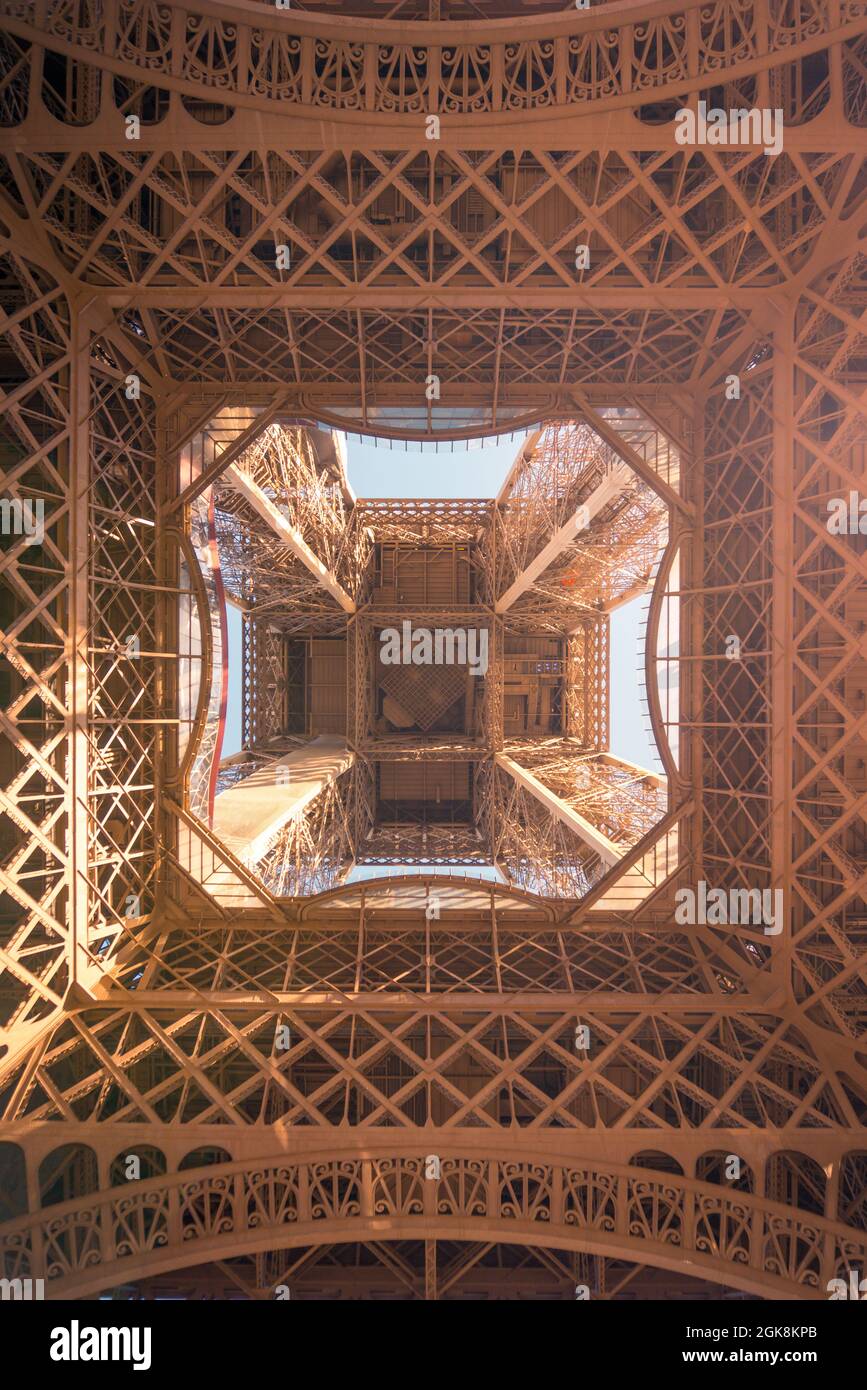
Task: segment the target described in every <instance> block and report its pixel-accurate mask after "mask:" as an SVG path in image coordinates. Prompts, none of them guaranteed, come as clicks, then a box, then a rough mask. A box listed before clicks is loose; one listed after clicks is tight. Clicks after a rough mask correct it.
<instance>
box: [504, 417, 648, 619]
mask: <svg viewBox="0 0 867 1390" xmlns="http://www.w3.org/2000/svg"><path fill="white" fill-rule="evenodd" d="M594 418H599V417H595V416H594ZM614 438H615V439H618V435H617V432H616V431H615V432H614ZM498 502H499V506H498V507H497V509H496V511H495V514H494V527H493V533H492V535H491V536H490V540H489V542H488V556H487V560H488V565H487V569H488V576H489V585H490V591H491V592H492V593H493V594H494V595H495V596H496V598H495V603H496V605H497V607H498V608H499V609H500V610H501V611H507V612H508V617H507V619H506V630H507V631H509V630H512V631H521V630H523V631H527V630H530V629H535V630H549V631H552V632H563V631H566V632H570V631H572V630H573V629H575V628H577V627H578V626H579V624H580V622H581V620H582V619H585V618H586V617H587V616H588V615H590V614H594V615H595V614H596V613H597V612H598V610H599V608H600V607H606V606H608V605H610V604H613V603H616V602H617V601H618V600H623V599H624V598H625V597H634V596H635V594H637V593H640V592H642V591H643V590H645V589H646V588H647V587H648V585H649V582H650V578H651V575H652V573H653V570H654V566H655V564H656V562H657V560H658V558H659V555H660V551H661V548H662V546H664V544H665V541H666V538H667V516H666V506H665V503H664V501H663V500H662V498H661V497H660V496H659V495H658V493H656V492H655V491H654V490H653V488H652V487H650V486H649V485H648V484H647V483H644V482H643V481H642V479H641V478H640V477H638V476H636V475H635V474H634V473H631V472H630V469H629V468H628V466H627V464H626V463H625V462H624V460H623V457H622V454H619V453H617V452H616V450H615V448H614V447H612V446H611V445H610V444H608V443H607V442H606V441H605V440H604V439H602V438H601V437H600V436H599V435H598V434H596V433H595V431H594V430H593V429H592V428H591V426H590V425H589V424H588V423H586V422H585V421H580V422H577V423H575V424H572V425H569V426H561V425H555V426H549V427H548V428H546V429H544V430H543V431H542V432H541V433H540V434H538V435H534V436H532V442H531V444H530V445H529V446H528V447H527V449H526V450H525V452H524V454H523V456H522V457H521V458H520V459H519V461H518V465H517V467H516V468H515V469H513V472H512V476H511V477H510V478H509V480H508V482H507V484H506V486H505V487H504V489H503V491H502V493H501V496H500V498H498Z"/></svg>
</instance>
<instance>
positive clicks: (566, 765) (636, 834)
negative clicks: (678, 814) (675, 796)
mask: <svg viewBox="0 0 867 1390" xmlns="http://www.w3.org/2000/svg"><path fill="white" fill-rule="evenodd" d="M505 751H506V753H507V754H508V755H509V757H511V758H514V759H515V761H516V762H517V763H520V765H521V766H522V767H525V768H527V769H528V770H529V771H531V772H533V773H534V774H535V775H536V776H537V777H538V778H539V779H540V780H541V781H543V782H544V783H545V785H546V786H547V787H550V788H551V790H552V791H556V793H557V795H558V796H559V797H560V798H561V800H563V801H564V802H565V803H566V804H567V805H568V806H571V807H572V808H573V809H574V810H576V811H579V812H580V813H581V814H582V815H583V816H585V817H586V819H588V820H589V821H591V822H592V824H593V825H595V826H596V827H597V828H598V829H599V830H601V831H602V832H603V833H604V834H605V835H607V836H608V838H609V839H610V840H613V841H614V843H615V844H618V845H625V846H630V847H631V846H632V845H633V844H635V843H636V842H637V841H638V840H639V839H641V837H642V836H643V835H646V834H648V833H649V832H650V831H651V830H652V829H653V827H654V826H655V825H656V824H657V822H658V821H660V820H661V819H662V817H663V815H664V814H665V812H666V811H667V810H668V804H667V803H668V794H667V790H666V788H665V785H664V784H663V783H662V779H659V778H652V777H648V776H646V775H645V776H642V774H641V771H640V769H635V768H630V767H628V766H618V765H616V764H615V763H614V762H609V763H604V762H601V761H600V760H599V759H598V758H595V757H594V756H592V755H588V754H587V753H586V752H585V750H584V749H583V748H582V747H581V746H580V744H576V743H575V742H573V741H572V740H569V739H545V740H541V741H540V740H532V741H525V742H518V741H512V740H510V741H509V742H508V743H507V744H506V746H505Z"/></svg>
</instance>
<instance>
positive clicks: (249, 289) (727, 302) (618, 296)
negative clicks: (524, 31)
mask: <svg viewBox="0 0 867 1390" xmlns="http://www.w3.org/2000/svg"><path fill="white" fill-rule="evenodd" d="M606 278H607V279H609V281H610V277H606ZM783 293H784V287H783V286H780V285H773V284H771V285H768V286H766V287H763V288H756V287H750V288H741V287H740V286H738V285H732V286H724V287H721V288H718V287H716V286H714V285H707V284H700V285H686V286H685V285H679V286H672V285H611V284H610V283H608V284H606V285H589V286H581V285H575V287H574V288H572V287H571V286H567V285H560V286H559V287H555V286H552V287H551V288H550V289H548V288H535V287H532V286H527V287H524V286H521V288H520V289H518V290H516V289H511V288H510V287H509V286H507V285H504V286H503V287H502V288H501V289H500V288H492V287H491V286H490V284H489V282H488V281H486V280H482V279H481V278H480V279H479V280H478V282H477V283H476V284H473V283H472V282H470V283H469V284H467V283H465V282H463V283H462V284H461V286H460V288H457V287H452V286H448V285H439V284H437V283H433V284H427V285H406V284H403V285H399V286H396V285H388V284H380V283H379V282H377V281H374V282H373V283H371V284H369V285H348V286H346V287H345V288H342V287H340V286H335V287H333V288H331V287H321V288H320V287H317V286H314V285H309V286H299V287H297V288H295V287H291V286H282V285H278V286H271V285H263V284H262V282H261V281H254V282H252V283H251V284H249V285H243V286H238V285H202V286H201V288H199V287H196V286H190V285H178V286H163V285H160V286H154V287H152V288H151V287H147V286H146V287H144V288H137V287H136V286H135V285H130V287H129V288H128V289H99V288H96V287H93V288H92V287H90V286H88V297H92V298H93V299H94V300H96V301H99V302H101V303H103V304H105V305H107V306H108V307H109V308H111V309H128V308H133V307H138V308H142V309H197V308H200V307H202V308H204V307H207V308H211V309H246V310H251V309H295V310H305V309H309V310H312V311H314V312H315V311H320V310H321V311H323V312H325V311H327V310H342V311H347V310H350V309H368V310H371V311H382V312H386V311H389V310H397V311H401V310H418V309H434V310H443V311H447V310H451V309H454V310H459V311H461V312H466V311H470V310H473V309H520V310H522V311H523V310H532V309H604V310H611V309H623V310H632V309H659V310H662V311H667V312H670V313H676V312H677V311H678V310H681V309H729V308H731V309H754V308H760V307H762V306H766V305H767V302H768V296H769V295H773V294H780V295H782V294H783Z"/></svg>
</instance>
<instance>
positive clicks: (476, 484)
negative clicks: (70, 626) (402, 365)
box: [223, 434, 662, 771]
mask: <svg viewBox="0 0 867 1390" xmlns="http://www.w3.org/2000/svg"><path fill="white" fill-rule="evenodd" d="M524 437H525V436H524V435H523V434H520V435H513V436H505V437H504V438H502V439H500V440H495V441H490V440H489V441H486V442H485V446H484V448H481V447H479V446H478V444H474V446H473V447H471V448H469V449H467V448H466V447H464V446H462V445H458V444H456V445H455V448H454V452H452V451H451V449H450V448H449V446H448V445H442V444H441V445H440V446H439V449H438V451H436V452H435V451H433V450H431V449H424V450H422V449H420V447H419V446H418V445H414V444H411V445H409V447H408V448H406V447H404V445H403V444H399V445H398V444H395V445H394V447H393V448H389V446H388V441H387V440H385V441H380V442H379V443H378V444H375V443H374V442H373V441H372V440H371V441H363V442H362V441H360V440H359V439H358V436H350V438H349V441H348V454H349V481H350V483H351V484H352V486H353V488H354V489H355V492H356V493H357V495H358V496H359V497H495V496H496V494H497V492H498V491H499V489H500V486H501V484H502V482H503V479H504V478H505V476H506V473H507V472H508V470H509V467H510V465H511V463H512V461H513V459H514V457H515V454H516V453H517V452H518V449H519V447H520V445H521V442H522V440H523V439H524ZM646 605H647V599H646V598H643V599H635V600H634V601H633V602H632V603H627V604H624V605H623V607H622V608H618V609H616V610H615V612H614V613H612V615H611V671H610V679H609V690H610V700H611V719H610V723H611V728H610V736H611V751H612V753H616V754H618V755H619V756H620V757H622V758H629V759H631V760H632V761H633V762H636V763H640V764H641V765H642V766H644V767H649V768H653V769H655V770H658V771H661V770H662V765H661V763H660V761H659V757H658V755H657V753H656V749H655V747H654V745H653V741H652V739H651V736H650V729H649V721H648V720H647V718H646V716H645V715H644V713H643V711H642V707H641V703H640V686H639V677H638V670H637V668H638V666H639V665H640V663H641V661H642V647H641V634H640V627H641V620H642V616H643V610H644V609H646ZM240 747H241V614H240V612H239V611H238V610H237V609H236V608H230V609H229V704H228V713H227V720H226V736H225V739H224V742H223V757H228V755H229V754H230V753H237V752H238V750H239V749H240Z"/></svg>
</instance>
